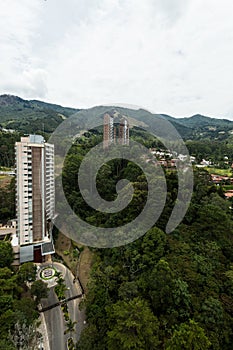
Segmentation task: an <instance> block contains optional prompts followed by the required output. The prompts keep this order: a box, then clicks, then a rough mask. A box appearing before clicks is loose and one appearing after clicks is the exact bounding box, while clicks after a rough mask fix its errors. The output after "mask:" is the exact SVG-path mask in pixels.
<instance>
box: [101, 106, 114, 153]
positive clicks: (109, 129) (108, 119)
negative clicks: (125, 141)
mask: <svg viewBox="0 0 233 350" xmlns="http://www.w3.org/2000/svg"><path fill="white" fill-rule="evenodd" d="M113 121H114V119H113V117H112V116H110V115H109V114H108V113H105V115H104V131H103V134H104V135H103V148H104V149H106V148H108V147H109V146H110V144H111V143H113V142H114V139H115V138H116V135H115V132H114V122H113Z"/></svg>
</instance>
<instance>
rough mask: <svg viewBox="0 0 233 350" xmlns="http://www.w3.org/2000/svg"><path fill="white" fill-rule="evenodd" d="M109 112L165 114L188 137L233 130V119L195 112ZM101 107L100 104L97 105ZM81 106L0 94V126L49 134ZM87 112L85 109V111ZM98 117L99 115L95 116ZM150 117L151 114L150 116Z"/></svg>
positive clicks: (214, 135)
mask: <svg viewBox="0 0 233 350" xmlns="http://www.w3.org/2000/svg"><path fill="white" fill-rule="evenodd" d="M100 108H102V109H103V108H104V109H106V111H107V110H108V109H109V110H111V109H113V108H118V109H119V110H123V109H124V110H125V111H126V113H127V111H130V113H129V114H131V115H135V116H136V119H137V120H140V121H143V118H147V117H148V116H150V118H151V117H152V118H153V117H156V116H157V117H158V116H160V117H162V118H165V119H166V120H168V121H169V122H171V123H172V124H173V126H174V127H175V128H176V129H177V131H178V132H179V133H180V134H181V136H182V137H183V138H184V139H200V138H209V139H220V140H222V139H226V138H228V137H230V135H231V134H232V132H233V121H231V120H228V119H219V118H213V117H208V116H204V115H201V114H195V115H193V116H191V117H182V118H175V117H172V116H170V115H167V114H152V113H150V112H148V111H146V110H143V109H140V108H139V109H137V110H131V109H128V108H122V107H114V106H100ZM96 110H98V107H96ZM79 111H81V109H78V108H71V107H63V106H61V105H59V104H53V103H48V102H44V101H40V100H36V99H33V100H25V99H22V98H21V97H19V96H15V95H10V94H3V95H0V126H2V127H3V128H7V129H14V130H16V131H20V132H23V133H41V132H44V133H47V134H50V133H51V132H53V131H54V130H55V129H56V127H57V126H58V125H59V124H60V123H61V122H62V121H63V120H64V119H66V118H69V117H70V116H71V115H73V114H75V113H78V112H79ZM83 111H84V110H83ZM92 117H93V118H95V115H93V116H92ZM148 118H149V117H148Z"/></svg>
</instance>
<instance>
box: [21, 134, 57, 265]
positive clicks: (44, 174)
mask: <svg viewBox="0 0 233 350" xmlns="http://www.w3.org/2000/svg"><path fill="white" fill-rule="evenodd" d="M16 186H17V191H16V193H17V194H16V196H17V198H16V209H17V235H18V238H19V245H20V247H23V246H30V245H37V250H38V249H39V248H38V247H40V244H41V252H42V251H43V247H42V244H43V243H46V242H47V243H49V242H52V241H51V240H52V237H51V232H50V231H51V227H52V225H51V220H52V219H53V217H54V204H55V200H54V191H55V190H54V146H53V145H51V144H48V143H45V141H44V138H43V137H42V136H40V135H30V136H28V137H22V138H21V141H20V142H16ZM31 248H32V247H30V252H32V249H31ZM24 250H25V249H24ZM52 250H53V249H52ZM29 255H30V256H31V255H32V253H30V254H29ZM42 255H43V254H42ZM44 255H46V254H44ZM25 259H26V258H25ZM25 259H22V262H24V261H25ZM28 259H29V258H28ZM29 260H34V258H33V259H32V256H31V258H30V259H29ZM26 261H28V260H26Z"/></svg>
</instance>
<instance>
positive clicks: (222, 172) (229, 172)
mask: <svg viewBox="0 0 233 350" xmlns="http://www.w3.org/2000/svg"><path fill="white" fill-rule="evenodd" d="M205 170H207V171H208V172H209V173H210V174H214V175H220V176H228V177H231V176H232V169H231V168H228V169H219V168H214V167H206V168H205Z"/></svg>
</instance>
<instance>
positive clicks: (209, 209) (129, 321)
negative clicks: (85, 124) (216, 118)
mask: <svg viewBox="0 0 233 350" xmlns="http://www.w3.org/2000/svg"><path fill="white" fill-rule="evenodd" d="M87 136H88V137H86V139H85V140H84V139H82V140H79V141H77V143H76V144H75V145H74V146H73V147H72V149H71V150H70V153H69V155H68V156H67V159H66V163H65V167H64V170H63V183H64V189H65V192H66V196H67V199H68V201H69V202H70V204H71V205H72V207H73V209H74V210H75V211H76V212H77V214H78V215H80V216H81V217H82V218H83V219H85V220H86V221H87V222H91V223H92V224H93V225H97V226H98V225H100V226H108V227H109V226H111V225H112V226H114V225H115V224H116V223H117V224H118V225H121V224H124V223H125V222H127V220H128V219H130V220H132V218H133V217H135V216H136V215H137V214H138V213H139V212H140V211H141V210H142V208H143V206H144V203H145V200H146V192H147V184H146V181H145V178H144V176H143V174H141V172H140V169H138V168H137V167H136V166H135V165H134V164H133V163H131V162H124V161H122V160H117V159H116V160H114V161H111V162H109V163H107V164H106V165H105V166H104V167H103V168H102V169H101V170H100V172H101V174H100V176H99V178H97V188H98V189H99V192H100V194H101V195H102V196H103V197H104V198H105V199H106V200H112V199H114V198H115V196H116V192H115V190H114V189H115V184H116V182H117V181H118V180H119V179H121V178H122V177H124V176H128V177H129V179H130V180H131V181H132V182H133V184H134V189H135V192H134V198H133V200H132V203H131V205H130V206H129V208H127V211H126V212H124V215H123V214H122V213H118V214H108V215H107V216H106V214H105V215H104V214H102V213H100V212H98V211H97V212H95V211H94V210H93V209H92V208H90V207H88V206H87V205H85V203H83V200H82V198H81V195H80V192H79V188H78V185H77V173H78V169H79V166H80V163H81V161H82V158H83V157H84V155H85V154H86V152H88V150H89V149H90V148H91V147H93V146H94V145H95V144H96V143H98V142H99V135H95V136H91V137H90V135H87ZM224 152H225V151H224ZM166 180H167V186H168V193H167V202H166V206H165V208H164V211H163V213H162V215H161V217H160V219H159V220H158V222H157V224H156V226H154V227H153V228H152V229H150V230H149V231H148V232H147V233H146V234H145V235H144V236H143V237H141V238H140V239H138V240H136V241H135V242H133V243H131V244H128V245H125V246H121V247H119V248H112V249H110V248H108V249H93V248H92V250H93V251H94V252H95V254H94V256H95V258H94V262H93V266H92V271H91V278H90V282H89V286H88V294H87V296H86V300H85V302H84V304H83V307H85V308H86V315H87V321H88V326H87V327H86V328H85V330H84V331H83V333H82V335H81V338H80V341H79V343H78V344H77V349H79V350H88V349H92V350H103V349H109V350H113V349H135V350H136V349H141V350H143V349H166V350H176V349H177V350H178V349H179V350H181V349H195V350H198V349H200V350H205V349H212V350H220V349H221V350H230V349H232V343H233V235H232V233H233V222H232V212H231V203H230V202H229V201H227V200H225V199H224V198H223V196H222V193H221V190H220V189H219V188H217V187H216V186H214V185H213V184H212V183H211V179H210V176H209V174H208V173H207V172H206V171H205V170H203V169H201V170H198V169H196V170H195V171H194V180H195V185H194V193H193V197H192V202H191V204H190V207H189V210H188V212H187V214H186V216H185V218H184V220H183V222H182V224H180V225H179V226H178V228H177V229H176V230H175V231H174V232H172V233H171V234H165V232H164V230H165V226H166V223H167V220H168V218H169V216H170V213H171V210H172V208H173V206H174V202H175V200H176V194H177V188H178V179H177V176H176V172H175V171H171V170H167V171H166ZM71 188H72V191H71ZM135 204H136V205H135Z"/></svg>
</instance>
